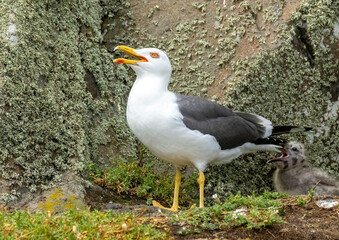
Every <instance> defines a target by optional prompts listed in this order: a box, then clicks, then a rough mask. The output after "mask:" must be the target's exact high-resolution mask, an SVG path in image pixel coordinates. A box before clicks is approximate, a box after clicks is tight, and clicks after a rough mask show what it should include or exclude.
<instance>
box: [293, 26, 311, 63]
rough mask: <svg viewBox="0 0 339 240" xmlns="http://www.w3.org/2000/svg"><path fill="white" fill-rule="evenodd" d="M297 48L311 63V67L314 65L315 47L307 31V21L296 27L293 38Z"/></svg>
mask: <svg viewBox="0 0 339 240" xmlns="http://www.w3.org/2000/svg"><path fill="white" fill-rule="evenodd" d="M292 43H293V46H294V47H295V49H296V50H297V51H298V52H299V53H300V54H301V55H302V56H304V57H306V58H307V61H308V62H309V64H310V67H311V68H313V67H314V49H313V47H312V42H311V39H310V37H309V35H308V32H307V26H306V23H304V24H303V25H302V26H298V27H297V28H296V35H295V36H294V38H293V40H292Z"/></svg>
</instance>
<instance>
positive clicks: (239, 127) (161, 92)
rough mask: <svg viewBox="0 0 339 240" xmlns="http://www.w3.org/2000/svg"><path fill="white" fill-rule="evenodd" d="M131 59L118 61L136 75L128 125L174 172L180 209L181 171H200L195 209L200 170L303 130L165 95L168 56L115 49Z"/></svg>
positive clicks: (193, 99) (169, 69)
mask: <svg viewBox="0 0 339 240" xmlns="http://www.w3.org/2000/svg"><path fill="white" fill-rule="evenodd" d="M115 50H121V51H123V52H125V53H127V54H128V55H130V56H132V57H134V58H135V59H134V60H132V59H125V58H118V59H115V60H114V62H115V63H120V64H127V65H129V66H130V67H131V68H132V69H133V70H134V71H135V73H136V80H135V82H134V84H133V87H132V89H131V91H130V94H129V97H128V102H127V111H126V116H127V123H128V125H129V127H130V129H131V131H132V132H133V133H134V134H135V136H136V137H137V138H138V139H139V140H140V141H141V142H142V143H143V144H144V145H145V146H146V147H147V148H148V149H149V150H150V151H151V152H152V153H153V154H154V155H155V156H157V157H158V158H159V159H161V160H163V161H165V162H168V163H171V164H173V165H174V166H175V168H176V174H175V187H174V198H173V205H172V207H171V208H166V207H164V206H162V205H161V204H160V203H158V202H156V201H153V206H155V207H159V208H162V209H168V210H171V211H178V209H179V200H178V199H179V186H180V181H181V171H180V167H181V166H185V165H188V166H193V167H195V168H197V169H198V171H199V178H198V180H197V181H198V183H199V195H200V201H199V207H201V208H203V207H204V183H205V175H204V171H205V169H206V167H207V166H208V165H210V164H225V163H229V162H231V161H232V160H233V159H235V158H237V157H239V156H240V155H242V154H245V153H251V152H255V151H279V149H280V148H281V146H280V145H279V143H280V141H279V140H277V139H274V138H272V137H271V136H272V135H276V134H281V133H286V132H297V131H304V130H308V129H306V128H302V127H292V126H280V127H273V126H272V123H271V121H269V120H268V119H265V118H264V117H261V116H259V115H256V114H251V113H244V112H236V111H232V110H231V109H229V108H227V107H225V106H223V105H220V104H218V103H215V102H212V101H209V100H206V99H204V98H200V97H195V96H186V95H181V94H178V93H174V92H171V91H169V90H168V84H169V82H170V78H171V74H172V67H171V63H170V60H169V59H168V57H167V55H166V54H165V53H164V52H163V51H161V50H159V49H156V48H144V49H133V48H130V47H127V46H117V47H116V48H115Z"/></svg>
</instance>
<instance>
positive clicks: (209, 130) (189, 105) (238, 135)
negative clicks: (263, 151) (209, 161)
mask: <svg viewBox="0 0 339 240" xmlns="http://www.w3.org/2000/svg"><path fill="white" fill-rule="evenodd" d="M176 97H177V104H178V106H179V110H180V112H181V114H182V115H183V117H184V119H183V121H184V124H185V125H186V127H188V128H189V129H192V130H198V131H200V132H202V133H203V134H209V135H212V136H214V137H215V138H216V140H217V141H218V143H219V145H220V147H221V149H231V148H234V147H238V146H241V145H242V144H244V143H246V142H254V141H255V140H257V139H259V138H261V137H262V136H263V132H264V131H265V129H264V127H263V126H261V125H258V124H255V123H253V122H251V121H249V120H247V119H245V118H242V117H241V116H239V115H237V114H236V113H235V112H233V111H232V110H230V109H228V108H226V107H224V106H222V105H220V104H218V103H215V102H211V101H208V100H206V99H203V98H200V97H194V96H185V95H180V94H176Z"/></svg>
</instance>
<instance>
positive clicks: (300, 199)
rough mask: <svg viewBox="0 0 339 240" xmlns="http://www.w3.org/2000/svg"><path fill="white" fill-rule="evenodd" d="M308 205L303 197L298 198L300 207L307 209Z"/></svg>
mask: <svg viewBox="0 0 339 240" xmlns="http://www.w3.org/2000/svg"><path fill="white" fill-rule="evenodd" d="M306 203H307V201H306V200H305V199H304V198H303V197H302V196H300V197H298V198H297V205H298V206H300V207H305V206H306Z"/></svg>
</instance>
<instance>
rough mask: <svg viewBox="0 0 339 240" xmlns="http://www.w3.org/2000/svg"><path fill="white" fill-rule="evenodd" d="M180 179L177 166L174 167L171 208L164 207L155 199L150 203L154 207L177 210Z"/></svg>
mask: <svg viewBox="0 0 339 240" xmlns="http://www.w3.org/2000/svg"><path fill="white" fill-rule="evenodd" d="M180 181H181V172H180V169H179V168H176V169H175V185H174V199H173V205H172V207H171V208H166V207H164V206H162V205H161V204H160V203H158V202H157V201H153V202H152V204H153V206H154V207H159V208H162V209H167V210H170V211H173V212H177V211H178V209H179V187H180Z"/></svg>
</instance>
